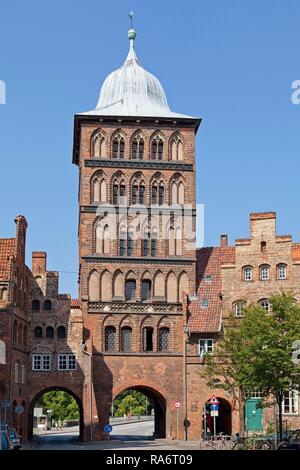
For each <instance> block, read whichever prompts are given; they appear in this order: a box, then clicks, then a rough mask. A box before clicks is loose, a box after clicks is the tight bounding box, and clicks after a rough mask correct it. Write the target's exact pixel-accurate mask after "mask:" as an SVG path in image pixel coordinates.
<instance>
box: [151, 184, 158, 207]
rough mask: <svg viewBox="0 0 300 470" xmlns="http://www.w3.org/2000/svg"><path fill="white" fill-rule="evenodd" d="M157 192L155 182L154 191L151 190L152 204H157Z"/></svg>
mask: <svg viewBox="0 0 300 470" xmlns="http://www.w3.org/2000/svg"><path fill="white" fill-rule="evenodd" d="M157 193H158V190H157V185H156V184H154V185H153V186H152V192H151V202H152V204H157Z"/></svg>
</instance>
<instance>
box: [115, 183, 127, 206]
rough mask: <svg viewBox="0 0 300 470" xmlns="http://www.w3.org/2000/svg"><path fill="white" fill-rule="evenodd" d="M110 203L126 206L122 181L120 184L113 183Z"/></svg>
mask: <svg viewBox="0 0 300 470" xmlns="http://www.w3.org/2000/svg"><path fill="white" fill-rule="evenodd" d="M112 203H113V204H114V205H117V204H126V186H125V183H124V181H121V182H120V184H119V183H118V182H117V181H115V182H114V184H113V187H112Z"/></svg>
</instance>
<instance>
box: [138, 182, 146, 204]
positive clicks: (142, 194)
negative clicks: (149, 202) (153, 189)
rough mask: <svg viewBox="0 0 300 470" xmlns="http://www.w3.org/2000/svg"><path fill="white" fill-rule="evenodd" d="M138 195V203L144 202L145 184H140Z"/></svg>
mask: <svg viewBox="0 0 300 470" xmlns="http://www.w3.org/2000/svg"><path fill="white" fill-rule="evenodd" d="M139 196H140V204H144V203H145V186H144V185H141V186H140V193H139Z"/></svg>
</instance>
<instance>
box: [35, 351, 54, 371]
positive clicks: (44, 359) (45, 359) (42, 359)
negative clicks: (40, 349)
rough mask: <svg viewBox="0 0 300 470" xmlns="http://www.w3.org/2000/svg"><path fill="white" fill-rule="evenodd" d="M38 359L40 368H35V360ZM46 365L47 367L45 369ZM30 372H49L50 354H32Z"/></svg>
mask: <svg viewBox="0 0 300 470" xmlns="http://www.w3.org/2000/svg"><path fill="white" fill-rule="evenodd" d="M37 358H39V363H40V367H38V368H37V367H36V363H35V361H36V359H37ZM46 365H47V367H46ZM32 370H33V371H35V372H39V371H40V372H41V371H50V370H51V354H32Z"/></svg>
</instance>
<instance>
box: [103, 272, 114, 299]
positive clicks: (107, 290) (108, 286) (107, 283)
mask: <svg viewBox="0 0 300 470" xmlns="http://www.w3.org/2000/svg"><path fill="white" fill-rule="evenodd" d="M111 294H112V278H111V274H110V273H109V272H108V271H104V273H102V276H101V300H103V301H104V302H109V301H110V300H111Z"/></svg>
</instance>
